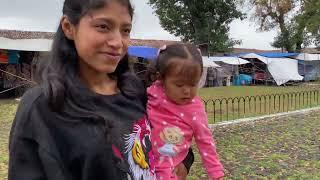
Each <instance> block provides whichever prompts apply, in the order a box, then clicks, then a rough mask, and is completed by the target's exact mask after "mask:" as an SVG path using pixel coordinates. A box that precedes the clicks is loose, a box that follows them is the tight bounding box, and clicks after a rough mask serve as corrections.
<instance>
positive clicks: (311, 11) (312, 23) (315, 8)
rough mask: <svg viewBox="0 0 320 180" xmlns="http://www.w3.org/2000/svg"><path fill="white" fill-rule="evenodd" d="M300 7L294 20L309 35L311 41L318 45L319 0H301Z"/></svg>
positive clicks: (319, 42) (319, 43) (319, 38)
mask: <svg viewBox="0 0 320 180" xmlns="http://www.w3.org/2000/svg"><path fill="white" fill-rule="evenodd" d="M301 9H302V10H301V13H300V14H298V15H297V17H296V21H297V23H298V24H300V26H301V27H302V28H304V31H305V32H306V33H308V34H309V35H310V38H311V39H312V41H313V43H314V44H315V45H316V46H318V47H320V1H319V0H303V1H302V8H301Z"/></svg>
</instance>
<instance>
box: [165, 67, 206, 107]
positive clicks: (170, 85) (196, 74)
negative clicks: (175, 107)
mask: <svg viewBox="0 0 320 180" xmlns="http://www.w3.org/2000/svg"><path fill="white" fill-rule="evenodd" d="M181 62H183V61H181ZM177 65H178V66H180V67H177V68H176V70H173V71H172V72H168V74H166V75H165V77H164V78H163V79H162V82H163V86H164V89H165V93H166V95H167V97H168V98H169V99H170V100H171V101H173V102H175V103H177V104H179V105H185V104H188V103H190V101H191V100H192V99H193V98H194V97H195V96H196V95H197V93H198V89H199V88H198V83H199V81H200V78H201V68H200V66H196V67H194V66H193V67H191V68H193V69H192V70H190V72H191V73H192V75H190V74H188V71H189V70H185V71H183V70H182V72H181V69H182V68H183V67H182V66H184V64H181V65H179V63H178V64H177Z"/></svg>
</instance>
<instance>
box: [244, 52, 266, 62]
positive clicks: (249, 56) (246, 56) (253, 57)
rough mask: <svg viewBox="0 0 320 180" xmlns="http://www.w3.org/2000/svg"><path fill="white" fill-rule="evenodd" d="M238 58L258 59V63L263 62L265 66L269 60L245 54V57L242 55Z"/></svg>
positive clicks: (253, 54)
mask: <svg viewBox="0 0 320 180" xmlns="http://www.w3.org/2000/svg"><path fill="white" fill-rule="evenodd" d="M240 57H242V58H247V59H259V60H260V61H262V62H264V63H265V64H268V59H269V58H267V57H264V56H260V55H258V54H255V53H249V54H245V55H242V56H240Z"/></svg>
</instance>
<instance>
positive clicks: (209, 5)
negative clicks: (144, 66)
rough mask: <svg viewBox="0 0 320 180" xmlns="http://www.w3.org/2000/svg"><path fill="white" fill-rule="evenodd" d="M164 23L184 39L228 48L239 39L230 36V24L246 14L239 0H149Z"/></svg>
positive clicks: (222, 49) (213, 47) (217, 48)
mask: <svg viewBox="0 0 320 180" xmlns="http://www.w3.org/2000/svg"><path fill="white" fill-rule="evenodd" d="M149 4H150V5H151V6H152V7H153V9H154V10H155V13H156V15H157V16H158V17H159V19H160V24H161V26H162V27H163V28H164V29H165V30H167V31H168V32H170V33H171V34H174V35H175V36H178V37H181V38H182V40H183V41H190V42H193V43H195V44H208V46H209V51H210V52H225V51H226V50H227V49H228V48H230V47H232V46H233V45H235V44H239V43H240V41H237V40H234V39H231V38H229V34H228V32H229V24H230V23H231V22H232V20H234V19H237V18H243V14H242V13H241V12H240V11H239V10H237V7H236V0H227V1H226V0H149Z"/></svg>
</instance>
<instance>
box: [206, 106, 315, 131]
mask: <svg viewBox="0 0 320 180" xmlns="http://www.w3.org/2000/svg"><path fill="white" fill-rule="evenodd" d="M319 110H320V107H314V108H308V109H302V110H297V111H289V112H284V113H277V114H271V115H265V116H259V117H252V118H242V119H236V120H231V121H223V122H218V123H215V124H209V128H210V129H213V128H215V127H219V126H228V125H235V124H241V123H253V122H255V121H261V120H265V119H268V118H273V117H286V116H292V115H298V114H305V113H310V112H313V111H319Z"/></svg>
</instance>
